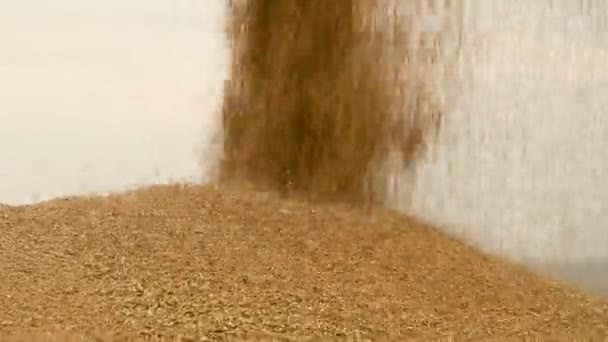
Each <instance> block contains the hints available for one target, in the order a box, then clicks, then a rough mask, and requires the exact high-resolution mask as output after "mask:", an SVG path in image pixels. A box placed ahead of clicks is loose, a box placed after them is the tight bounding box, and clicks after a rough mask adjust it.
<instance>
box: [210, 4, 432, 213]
mask: <svg viewBox="0 0 608 342" xmlns="http://www.w3.org/2000/svg"><path fill="white" fill-rule="evenodd" d="M231 6H232V7H231V20H230V23H229V28H228V32H229V38H230V40H231V42H232V47H233V48H232V52H233V54H232V69H231V78H230V80H229V82H227V86H226V88H225V99H224V103H223V109H222V110H223V135H224V155H223V160H222V162H221V163H220V179H221V180H222V181H224V182H225V181H231V182H234V181H247V182H249V183H250V184H254V185H256V186H259V187H264V188H268V189H271V190H278V191H280V192H282V193H286V192H294V191H295V192H298V193H304V194H306V195H307V196H308V197H309V198H314V199H323V200H348V201H349V202H367V203H369V202H370V201H371V202H378V201H380V200H382V198H383V196H384V195H383V184H385V182H386V177H387V175H388V173H387V170H386V169H385V168H383V167H381V166H382V163H383V162H384V161H385V160H386V159H387V156H388V154H389V153H391V152H392V151H393V150H396V151H398V152H399V153H400V154H401V158H402V160H403V162H404V163H408V164H411V163H410V162H411V161H413V160H414V159H415V158H416V156H417V152H418V151H419V150H420V148H421V147H424V145H425V144H426V143H427V142H428V139H427V138H428V136H429V134H428V133H429V131H432V130H434V129H435V128H437V126H438V123H439V118H440V114H441V112H440V108H439V107H438V105H437V101H436V99H435V98H434V96H433V95H434V94H433V93H432V91H431V88H430V86H429V84H430V83H429V82H428V79H425V76H420V75H423V73H421V72H420V70H422V69H423V65H428V64H429V63H428V61H429V60H433V59H434V58H435V57H436V56H437V51H438V46H439V45H440V44H439V41H438V40H437V39H436V37H435V38H433V40H434V45H432V46H428V48H427V49H424V51H423V52H424V53H425V54H426V55H425V56H424V59H422V58H420V54H418V55H415V53H414V51H422V49H416V50H414V49H412V46H415V47H416V46H418V47H419V45H420V44H419V42H420V41H422V40H421V37H422V38H428V36H427V37H424V35H421V34H415V32H414V31H413V30H412V31H411V32H410V31H408V27H412V25H408V21H415V20H416V19H415V17H413V16H409V17H408V16H402V17H403V18H401V17H400V16H398V15H397V14H393V15H385V16H386V18H385V19H387V20H386V25H384V26H383V25H382V24H378V21H377V20H373V19H374V17H375V16H376V15H375V14H376V13H386V12H387V11H386V10H387V8H380V6H382V5H381V2H380V1H366V0H365V1H364V0H341V1H325V0H291V1H275V0H249V1H240V2H238V3H233V4H232V5H231ZM393 12H394V11H393ZM408 18H409V19H408ZM426 42H428V39H427V40H426ZM416 53H417V52H416ZM415 57H416V58H415ZM427 78H428V77H427Z"/></svg>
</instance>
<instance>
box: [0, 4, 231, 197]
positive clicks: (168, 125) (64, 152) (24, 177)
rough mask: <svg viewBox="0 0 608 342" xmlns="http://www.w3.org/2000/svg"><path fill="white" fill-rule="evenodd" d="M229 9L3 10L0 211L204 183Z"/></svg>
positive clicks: (55, 6) (41, 7)
mask: <svg viewBox="0 0 608 342" xmlns="http://www.w3.org/2000/svg"><path fill="white" fill-rule="evenodd" d="M223 11H224V8H223V7H222V2H220V1H196V0H171V1H166V0H145V1H144V0H104V1H92V0H57V1H43V0H20V1H4V2H2V4H0V160H2V163H1V164H0V177H2V179H3V181H2V182H1V183H0V202H8V203H15V204H16V203H28V202H32V201H37V200H44V199H48V198H51V197H54V196H57V195H59V196H61V195H64V194H73V193H81V192H88V191H95V192H99V191H102V192H104V191H112V190H120V189H123V188H125V187H129V186H134V185H136V184H145V183H150V182H156V181H159V182H165V181H167V180H169V179H176V180H178V179H192V178H194V179H196V178H197V177H200V174H199V171H198V165H197V161H196V160H195V159H194V151H193V149H194V148H196V147H197V144H198V142H199V140H200V139H201V136H202V134H201V131H203V129H204V127H205V125H206V124H208V120H209V119H210V116H209V115H205V113H206V112H209V111H212V110H214V108H215V107H216V105H217V99H218V98H219V97H220V96H221V86H222V82H223V80H224V79H225V77H226V60H225V51H222V50H223V48H224V47H225V43H224V42H223V41H222V38H221V37H222V32H221V30H222V28H223V26H222V25H223V20H224V15H223Z"/></svg>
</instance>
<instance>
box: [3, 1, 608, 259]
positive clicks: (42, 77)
mask: <svg viewBox="0 0 608 342" xmlns="http://www.w3.org/2000/svg"><path fill="white" fill-rule="evenodd" d="M395 1H399V0H395ZM549 3H553V4H554V5H553V6H554V7H553V9H551V8H550V6H549V5H548V4H549ZM581 3H583V2H579V1H575V0H562V1H552V2H550V1H541V0H538V1H530V0H525V1H524V0H497V1H485V0H466V1H465V4H466V5H467V8H468V10H467V15H468V17H467V22H466V28H467V30H466V31H467V34H468V35H469V38H468V40H467V42H466V43H467V44H469V45H468V48H467V49H468V50H467V52H465V54H464V59H463V62H462V63H463V67H464V70H465V73H464V74H463V76H462V77H463V79H462V80H461V81H460V83H458V87H456V88H457V89H458V91H457V94H456V95H457V96H456V98H457V100H456V101H455V102H454V107H453V108H451V112H450V114H449V115H448V121H449V122H448V123H449V127H448V129H446V130H445V131H444V133H443V136H442V144H441V145H440V147H439V157H438V160H435V161H432V162H429V163H428V164H426V165H425V166H424V167H423V168H422V169H421V170H420V171H421V172H422V174H423V175H422V176H420V177H419V181H418V183H417V184H416V194H415V196H414V203H413V206H411V207H407V208H404V207H402V209H403V210H408V211H414V213H416V214H418V215H420V216H423V217H426V218H429V219H431V220H432V221H434V222H436V223H439V224H442V225H444V226H445V227H446V228H445V229H448V230H449V231H451V232H453V233H455V234H459V235H463V236H466V237H467V238H468V239H470V240H471V241H474V242H475V243H477V244H479V245H481V246H483V247H485V248H487V249H488V250H491V251H495V252H496V251H497V252H499V253H505V254H508V255H511V256H518V257H523V258H537V259H547V260H558V261H560V260H562V261H563V260H567V261H568V260H587V259H598V260H599V259H608V229H607V224H608V185H607V184H606V182H605V179H608V177H607V176H608V174H607V172H606V170H608V153H607V152H606V151H608V150H607V149H606V148H605V147H606V146H607V145H606V143H607V137H608V119H605V118H606V116H605V113H606V112H607V111H608V97H607V96H606V91H608V77H607V76H608V58H607V56H608V53H607V49H606V48H607V46H608V45H607V44H606V42H607V41H608V35H607V34H606V27H607V25H606V23H607V21H606V14H608V10H607V9H606V8H605V7H606V6H604V7H601V6H599V5H597V4H596V5H595V6H599V7H597V8H593V9H591V10H589V9H585V8H582V7H581V8H579V7H580V6H579V7H577V6H573V5H572V4H581ZM585 3H587V2H585ZM224 11H225V9H224V2H223V1H219V0H208V1H205V0H145V1H144V0H104V1H98V0H96V1H93V0H55V1H52V2H51V1H44V0H19V1H8V0H6V1H3V2H2V3H1V4H0V179H2V182H0V202H5V203H9V204H21V203H32V202H37V201H40V200H45V199H49V198H52V197H55V196H64V195H72V194H79V193H86V192H97V193H99V192H101V193H103V192H111V191H118V190H122V189H126V188H128V187H132V186H136V185H143V184H150V183H158V182H160V183H166V182H170V181H175V180H194V181H196V180H200V179H201V176H202V175H201V171H200V169H199V165H198V161H197V160H196V154H197V153H198V152H196V149H197V148H200V146H201V143H203V142H205V141H206V139H208V138H209V134H207V133H209V132H210V130H209V127H210V126H212V125H213V124H214V120H215V118H217V116H216V115H214V113H215V111H216V110H217V108H218V101H220V97H221V88H222V85H223V82H224V79H225V78H226V76H227V59H226V54H227V50H226V43H225V42H224V40H223V36H222V29H223V25H224V23H223V21H224V19H225V13H224ZM585 11H586V12H585ZM199 155H200V153H199Z"/></svg>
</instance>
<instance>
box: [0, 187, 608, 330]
mask: <svg viewBox="0 0 608 342" xmlns="http://www.w3.org/2000/svg"><path fill="white" fill-rule="evenodd" d="M0 274H1V275H2V281H0V308H1V310H0V331H1V332H3V333H5V335H4V336H9V335H7V334H17V335H20V336H22V340H31V339H30V338H29V337H31V336H34V335H31V334H42V333H44V332H54V331H68V332H70V334H71V335H70V336H72V338H74V339H75V340H78V339H80V338H82V337H83V336H84V337H87V336H88V337H89V338H90V337H91V336H94V335H95V334H101V333H99V332H104V333H103V334H110V333H113V334H121V335H120V336H132V337H140V338H146V337H154V338H158V337H166V338H174V337H175V336H178V335H180V334H181V335H182V336H205V337H207V338H210V339H219V340H225V339H227V338H228V337H231V336H245V335H249V336H251V335H252V334H272V335H273V336H284V337H288V336H311V335H324V336H339V335H340V334H343V335H351V334H355V333H361V334H370V335H392V336H398V335H399V336H403V337H405V336H408V337H418V338H425V339H426V338H430V337H436V336H442V335H446V334H452V333H457V334H459V335H460V336H463V337H477V338H482V337H483V338H484V339H488V338H490V337H493V338H495V339H497V340H498V339H508V338H509V337H511V338H512V337H513V336H515V335H519V336H522V335H526V334H541V335H545V336H548V335H552V336H555V335H564V334H571V336H574V335H577V336H582V335H586V336H588V335H589V334H590V333H593V332H597V333H598V334H604V335H598V336H605V334H606V332H607V331H608V330H607V329H608V307H607V305H606V304H607V303H605V302H601V301H599V300H596V299H592V298H590V297H587V296H586V295H583V294H580V293H578V292H576V291H574V290H571V289H567V288H564V287H561V286H558V285H557V284H554V283H551V282H549V281H546V280H543V279H540V278H538V277H536V276H534V275H532V274H530V273H528V272H526V271H525V270H522V269H519V268H518V267H515V266H511V265H508V264H505V263H503V262H500V261H497V260H494V259H492V258H490V257H487V256H483V255H481V254H479V253H478V252H476V251H474V250H472V249H470V248H468V247H466V246H464V245H463V244H461V243H459V242H457V241H455V240H452V239H450V238H447V237H445V236H444V235H442V234H441V233H439V232H438V231H436V230H434V229H432V228H431V227H427V226H425V225H423V224H420V223H417V222H416V221H415V220H413V219H411V218H408V217H405V216H403V215H401V214H397V213H394V212H389V211H385V210H380V209H372V210H370V211H368V212H367V213H363V212H361V211H359V210H356V209H353V208H349V207H347V206H337V205H335V206H314V205H308V204H303V203H299V202H296V201H286V200H278V199H274V198H272V196H268V195H261V194H256V193H252V192H247V193H245V192H241V193H236V192H218V191H217V190H216V189H213V188H210V187H198V186H162V187H152V188H147V189H142V190H138V191H134V192H130V193H125V194H122V195H114V196H110V197H105V198H102V197H96V198H72V199H63V200H54V201H51V202H47V203H43V204H39V205H36V206H29V207H0ZM26 333H27V334H30V335H24V334H26ZM80 335H82V336H80ZM23 336H26V337H23ZM41 336H42V339H41V340H45V341H50V340H59V339H60V338H61V337H62V336H64V335H58V334H55V335H46V336H44V335H41Z"/></svg>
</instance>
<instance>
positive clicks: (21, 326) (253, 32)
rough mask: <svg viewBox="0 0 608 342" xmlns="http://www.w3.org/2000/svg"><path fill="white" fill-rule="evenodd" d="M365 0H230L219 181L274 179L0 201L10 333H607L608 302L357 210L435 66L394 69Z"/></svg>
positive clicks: (380, 213) (189, 336)
mask: <svg viewBox="0 0 608 342" xmlns="http://www.w3.org/2000/svg"><path fill="white" fill-rule="evenodd" d="M372 3H374V2H373V1H364V0H340V1H324V0H291V1H288V0H250V1H249V2H248V4H249V7H243V6H242V5H243V3H242V2H239V3H236V4H235V7H234V9H233V10H234V16H233V18H232V19H233V20H232V22H231V27H230V31H231V36H232V38H233V41H234V43H235V45H234V47H235V50H234V53H235V59H234V61H233V70H232V79H231V81H230V82H229V83H228V85H227V89H226V99H225V102H224V108H223V114H224V119H225V121H224V124H225V126H224V129H225V132H224V133H225V146H224V149H225V151H224V152H225V156H224V157H225V158H224V160H223V161H222V164H221V167H220V173H221V177H222V178H223V179H221V180H222V182H225V183H234V184H237V185H238V184H243V183H252V184H253V185H254V188H263V189H265V190H270V191H264V192H261V191H260V192H258V191H253V190H251V189H249V190H244V189H242V188H240V187H239V186H236V187H232V188H230V190H228V189H226V188H224V187H215V186H211V185H208V186H180V185H171V186H157V187H149V188H146V189H139V190H136V191H131V192H127V193H123V194H116V195H111V196H108V197H92V198H85V197H79V198H65V199H58V200H53V201H50V202H46V203H42V204H38V205H32V206H20V207H9V206H0V341H133V340H142V341H143V340H168V341H176V340H179V341H210V340H213V341H229V340H242V339H246V340H251V341H253V340H258V341H293V340H298V338H303V337H323V338H327V340H344V341H345V340H350V341H352V340H353V338H355V337H357V338H359V337H368V338H370V339H372V340H378V341H380V340H387V339H381V337H385V338H387V337H392V338H394V339H396V340H403V339H405V338H415V339H417V340H430V339H433V338H438V337H455V338H464V339H471V340H484V341H512V340H513V339H515V338H516V337H543V338H549V337H557V338H566V339H568V338H569V339H572V338H573V337H579V338H580V337H583V338H587V340H600V339H599V338H600V337H605V336H606V335H607V334H608V303H607V302H606V301H602V300H600V299H597V298H592V297H590V296H587V295H585V294H582V293H581V292H579V291H577V290H576V289H572V288H568V287H567V286H562V285H559V284H556V283H554V282H551V281H549V280H547V279H543V278H540V277H538V276H536V275H534V274H532V273H530V272H528V271H526V270H524V269H522V268H520V267H516V266H513V265H510V264H507V263H505V262H502V261H500V260H497V259H494V258H492V257H489V256H486V255H483V254H481V253H480V252H478V251H476V250H474V249H472V248H470V247H467V246H466V245H465V244H463V243H461V242H459V241H456V240H454V239H451V238H448V237H446V236H445V235H443V234H442V233H440V232H439V231H437V230H435V229H434V228H433V227H429V226H428V225H425V224H423V223H421V222H419V221H417V220H415V219H413V218H411V217H407V216H405V215H402V214H399V213H396V212H393V211H389V210H385V209H382V208H381V207H380V206H369V207H368V210H367V211H362V210H360V208H358V207H357V206H354V207H353V206H351V204H352V203H361V202H364V203H366V202H367V203H370V202H371V203H372V204H376V203H377V202H380V201H381V199H382V197H383V190H382V184H384V183H385V180H386V179H385V178H386V177H387V173H386V170H384V169H383V167H381V165H382V161H383V159H384V158H386V156H387V155H388V154H389V153H390V152H391V148H393V147H394V146H397V147H398V148H397V150H399V151H400V153H401V154H402V159H403V161H404V162H413V161H415V160H416V156H417V153H418V152H419V151H420V150H421V149H422V148H424V147H425V146H426V145H427V144H428V143H429V141H428V137H429V136H430V135H429V133H431V132H432V131H433V130H435V129H437V128H438V123H439V118H440V116H441V115H440V114H441V111H440V108H439V107H438V106H436V102H435V100H434V99H433V98H434V96H433V92H432V91H429V89H430V88H429V86H428V84H427V81H428V79H427V78H426V77H418V76H416V77H414V76H411V77H409V76H408V77H405V76H407V73H408V72H412V73H413V72H414V71H415V69H417V68H419V67H420V68H423V67H422V66H419V65H417V64H416V63H414V62H411V63H412V65H410V66H407V67H405V68H403V69H399V68H400V67H399V63H397V61H396V60H397V59H398V58H397V59H394V54H395V53H396V52H398V53H397V55H400V56H405V57H407V56H409V52H408V51H407V49H405V50H404V52H403V54H401V52H399V51H400V49H401V48H400V47H392V48H391V49H388V48H387V47H386V46H387V44H386V42H382V41H383V39H381V38H383V37H384V36H383V35H384V34H385V33H383V32H374V31H373V30H372V28H373V27H371V24H370V20H367V19H366V18H367V17H366V16H367V15H368V13H370V11H373V10H379V9H377V8H376V9H374V8H372ZM374 6H375V5H374ZM380 10H381V9H380ZM387 32H391V31H390V30H389V31H387ZM393 37H394V35H393ZM408 37H409V38H411V40H414V41H415V40H416V39H413V38H412V37H410V35H409V34H408V32H405V35H404V36H403V37H401V38H400V39H405V40H407V39H409V38H408ZM389 45H390V44H389ZM431 50H432V49H431ZM432 54H433V53H432V51H431V55H432ZM391 60H392V61H391ZM412 60H417V59H415V58H413V59H412ZM398 70H402V71H404V72H405V73H406V75H405V76H403V75H402V76H403V78H402V79H409V81H407V82H402V81H398V79H399V78H398V77H392V78H391V77H388V76H387V75H389V74H391V73H393V72H396V71H398ZM410 81H412V82H410ZM396 94H399V96H396ZM404 104H409V106H405V107H404V106H403V105H404ZM395 108H410V109H408V110H407V111H406V113H405V114H404V116H403V117H398V116H394V113H395ZM410 119H412V120H410ZM378 184H380V185H378ZM254 190H255V189H254ZM277 192H279V193H281V192H282V193H283V194H290V193H291V194H296V193H302V194H305V195H306V197H308V198H309V199H311V198H314V199H319V200H321V201H320V202H327V200H329V202H333V203H319V202H315V201H307V202H304V201H298V200H296V199H294V198H289V197H286V196H276V195H275V194H276V193H277ZM340 202H342V203H340ZM307 340H308V341H318V340H320V339H316V340H315V339H307Z"/></svg>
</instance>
